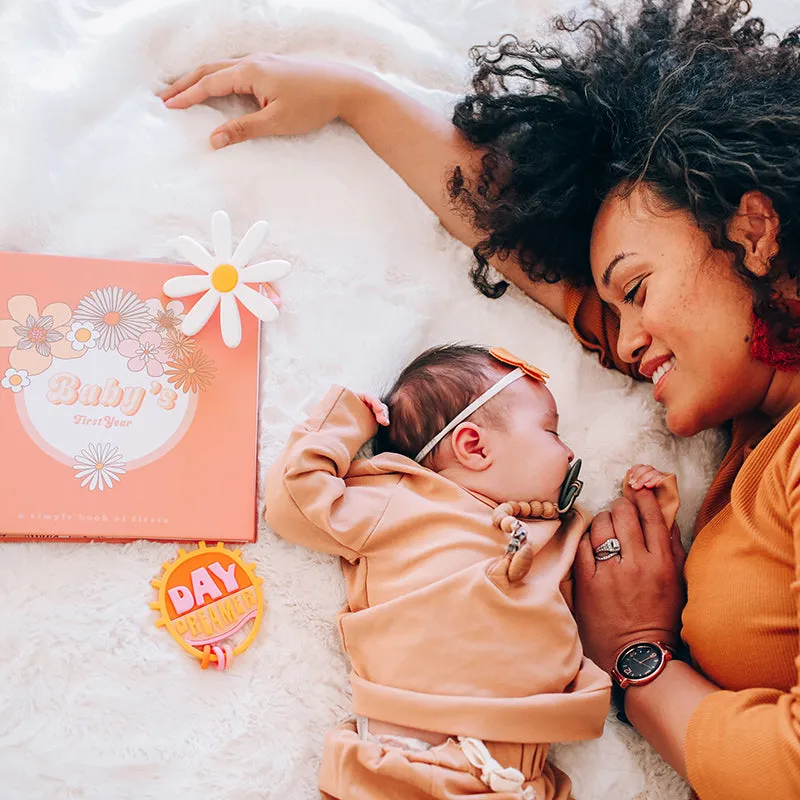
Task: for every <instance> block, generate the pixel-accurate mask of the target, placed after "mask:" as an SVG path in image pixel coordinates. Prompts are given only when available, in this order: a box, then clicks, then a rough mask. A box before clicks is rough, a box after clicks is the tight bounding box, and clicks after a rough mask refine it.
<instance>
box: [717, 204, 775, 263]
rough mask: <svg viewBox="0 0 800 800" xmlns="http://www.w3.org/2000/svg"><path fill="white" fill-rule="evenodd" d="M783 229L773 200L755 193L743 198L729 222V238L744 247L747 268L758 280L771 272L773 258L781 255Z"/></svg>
mask: <svg viewBox="0 0 800 800" xmlns="http://www.w3.org/2000/svg"><path fill="white" fill-rule="evenodd" d="M780 227H781V226H780V218H779V217H778V215H777V213H775V208H774V206H773V205H772V200H770V199H769V197H767V195H765V194H764V193H763V192H759V191H755V190H754V191H751V192H746V193H745V194H743V195H742V199H741V200H740V202H739V208H738V209H737V211H736V213H735V214H734V215H733V217H731V219H730V220H729V221H728V228H727V233H728V238H729V239H730V240H731V241H732V242H736V243H737V244H740V245H742V247H744V251H745V257H744V265H745V266H746V267H747V269H748V270H750V272H752V273H753V275H757V276H758V277H759V278H763V277H765V276H766V275H767V274H768V273H769V271H770V269H771V268H772V259H773V258H775V256H776V255H778V251H779V249H780V247H779V246H778V233H779V232H780Z"/></svg>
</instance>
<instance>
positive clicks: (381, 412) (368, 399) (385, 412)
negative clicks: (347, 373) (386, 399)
mask: <svg viewBox="0 0 800 800" xmlns="http://www.w3.org/2000/svg"><path fill="white" fill-rule="evenodd" d="M356 396H357V397H358V399H359V400H360V401H361V402H362V403H364V405H365V406H367V407H368V408H369V410H370V411H371V412H372V413H373V414H374V416H375V422H377V423H378V425H384V426H386V425H388V424H389V408H388V406H387V405H386V403H382V402H381V401H380V400H379V399H378V398H377V397H375V395H374V394H359V395H356Z"/></svg>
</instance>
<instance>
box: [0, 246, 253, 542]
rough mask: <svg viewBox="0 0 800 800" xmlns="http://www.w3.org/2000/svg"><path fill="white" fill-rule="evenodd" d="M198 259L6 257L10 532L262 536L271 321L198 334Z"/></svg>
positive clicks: (3, 513) (3, 361) (4, 422)
mask: <svg viewBox="0 0 800 800" xmlns="http://www.w3.org/2000/svg"><path fill="white" fill-rule="evenodd" d="M194 269H195V268H193V267H187V266H185V265H172V264H156V263H147V262H146V263H134V262H125V261H105V260H100V259H88V258H68V257H62V256H45V255H27V254H21V253H0V539H43V538H47V539H49V538H53V539H82V540H127V541H129V540H133V539H156V540H165V541H175V540H190V541H200V540H208V541H233V542H252V541H254V539H255V535H256V465H257V456H256V446H257V431H256V419H257V411H258V405H257V403H258V400H257V394H258V339H259V335H258V333H259V331H258V320H256V319H255V318H254V317H253V316H252V315H250V314H242V343H241V344H240V345H239V347H237V348H236V349H229V348H228V347H226V346H225V344H224V343H223V341H222V336H221V334H220V329H219V309H217V311H216V312H215V313H214V316H212V318H211V320H210V321H209V322H208V324H207V325H206V326H205V327H204V328H203V329H202V330H201V331H200V332H199V333H198V334H196V335H195V336H192V337H187V336H185V335H184V334H183V333H182V332H181V330H180V322H181V320H182V318H183V316H184V314H185V313H186V312H188V310H189V309H190V308H191V306H192V305H193V304H194V303H195V302H196V301H197V299H198V297H196V296H195V297H188V298H185V299H184V300H170V299H169V298H167V297H166V296H165V295H164V294H163V293H162V291H161V287H162V286H163V284H164V282H165V281H166V280H167V279H168V278H171V277H174V276H177V275H185V274H188V273H190V272H192V271H193V270H194Z"/></svg>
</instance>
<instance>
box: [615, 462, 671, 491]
mask: <svg viewBox="0 0 800 800" xmlns="http://www.w3.org/2000/svg"><path fill="white" fill-rule="evenodd" d="M670 474H671V473H667V472H661V471H660V470H657V469H656V468H655V467H651V466H650V464H634V465H633V466H632V467H631V468H630V469H629V470H628V471H627V472H626V473H625V483H626V484H627V485H628V486H630V487H631V489H655V488H656V486H661V484H662V483H663V482H664V481H665V480H666V479H667V478H668V477H669V475H670Z"/></svg>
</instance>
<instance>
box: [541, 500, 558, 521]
mask: <svg viewBox="0 0 800 800" xmlns="http://www.w3.org/2000/svg"><path fill="white" fill-rule="evenodd" d="M557 513H558V512H557V511H556V507H555V506H554V505H553V503H551V502H550V501H549V500H545V501H544V503H542V516H543V517H544V518H545V519H554V518H555V516H556V514H557Z"/></svg>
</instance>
